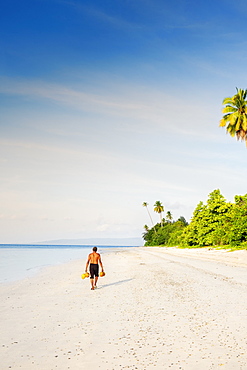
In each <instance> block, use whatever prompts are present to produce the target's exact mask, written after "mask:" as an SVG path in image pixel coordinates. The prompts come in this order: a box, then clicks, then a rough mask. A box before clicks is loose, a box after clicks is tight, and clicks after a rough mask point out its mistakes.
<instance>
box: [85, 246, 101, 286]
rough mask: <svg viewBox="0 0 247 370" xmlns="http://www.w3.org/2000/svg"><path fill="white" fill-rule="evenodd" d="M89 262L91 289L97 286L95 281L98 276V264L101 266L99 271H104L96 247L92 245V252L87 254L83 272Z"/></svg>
mask: <svg viewBox="0 0 247 370" xmlns="http://www.w3.org/2000/svg"><path fill="white" fill-rule="evenodd" d="M89 264H90V266H89V272H90V282H91V290H94V289H95V288H97V281H98V277H99V264H100V266H101V271H102V272H104V268H103V264H102V261H101V257H100V254H99V253H97V247H93V253H90V254H89V255H88V259H87V263H86V270H85V272H87V269H88V265H89Z"/></svg>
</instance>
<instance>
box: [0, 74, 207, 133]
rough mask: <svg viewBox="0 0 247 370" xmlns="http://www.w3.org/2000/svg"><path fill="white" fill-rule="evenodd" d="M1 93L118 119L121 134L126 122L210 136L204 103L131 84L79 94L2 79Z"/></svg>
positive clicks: (130, 125) (133, 127)
mask: <svg viewBox="0 0 247 370" xmlns="http://www.w3.org/2000/svg"><path fill="white" fill-rule="evenodd" d="M0 93H2V94H13V95H18V96H23V97H25V99H28V100H30V101H32V100H37V101H39V100H48V101H50V102H53V103H55V104H58V105H61V104H62V105H66V106H68V107H71V108H73V109H76V110H78V111H84V112H91V113H93V114H101V115H103V116H104V117H105V118H106V117H112V118H113V117H117V118H118V121H117V122H118V123H119V129H120V130H121V122H122V120H124V123H125V126H124V130H125V131H128V130H129V131H131V130H134V131H135V132H143V130H146V131H147V130H148V131H152V130H153V127H154V126H155V127H156V128H157V129H160V130H162V131H163V130H164V129H165V130H166V132H171V133H174V134H181V135H190V136H191V135H197V136H198V135H199V136H200V135H201V134H202V132H203V131H205V132H204V133H203V134H204V135H206V134H207V130H206V129H205V127H207V125H208V115H207V109H205V104H202V103H200V100H199V98H198V101H195V99H194V100H193V101H190V98H189V97H188V98H184V97H183V94H181V96H179V95H178V94H177V95H176V96H175V95H172V94H171V93H168V92H167V93H166V92H164V91H161V90H158V89H152V88H150V87H145V86H138V85H135V84H131V83H128V84H127V83H126V84H123V85H116V86H115V91H114V89H111V91H108V90H107V86H105V89H102V87H98V91H95V92H87V87H86V86H85V87H84V90H78V89H77V90H76V89H73V88H70V87H67V86H64V85H59V84H51V83H47V82H44V81H38V80H37V81H33V80H16V79H8V78H1V79H0ZM211 109H212V107H211ZM202 113H203V115H202ZM202 117H203V118H202ZM101 119H102V118H101ZM202 119H203V120H204V124H202ZM117 122H116V123H115V125H116V124H117ZM185 122H186V125H185ZM198 122H200V125H198ZM204 137H205V136H204Z"/></svg>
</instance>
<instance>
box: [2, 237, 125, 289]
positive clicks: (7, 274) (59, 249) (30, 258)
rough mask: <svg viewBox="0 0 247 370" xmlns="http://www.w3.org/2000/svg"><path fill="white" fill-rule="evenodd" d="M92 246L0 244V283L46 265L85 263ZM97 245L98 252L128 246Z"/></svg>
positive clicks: (30, 274) (30, 272) (15, 279)
mask: <svg viewBox="0 0 247 370" xmlns="http://www.w3.org/2000/svg"><path fill="white" fill-rule="evenodd" d="M92 247H93V246H92V245H30V244H26V245H25V244H0V283H8V282H13V281H17V280H20V279H23V278H26V277H31V276H33V275H34V274H36V273H37V272H38V271H39V270H40V269H41V268H42V267H46V266H52V265H58V264H61V263H65V262H69V261H72V260H76V259H81V260H82V261H83V263H85V262H86V261H85V260H86V258H87V255H88V254H89V253H90V252H91V251H92ZM97 247H98V252H99V253H104V250H105V249H106V248H128V246H126V247H122V246H121V247H120V246H97ZM129 248H131V247H129Z"/></svg>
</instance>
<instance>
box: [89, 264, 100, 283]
mask: <svg viewBox="0 0 247 370" xmlns="http://www.w3.org/2000/svg"><path fill="white" fill-rule="evenodd" d="M89 271H90V279H93V278H94V276H97V277H98V276H99V265H98V264H97V263H90V266H89Z"/></svg>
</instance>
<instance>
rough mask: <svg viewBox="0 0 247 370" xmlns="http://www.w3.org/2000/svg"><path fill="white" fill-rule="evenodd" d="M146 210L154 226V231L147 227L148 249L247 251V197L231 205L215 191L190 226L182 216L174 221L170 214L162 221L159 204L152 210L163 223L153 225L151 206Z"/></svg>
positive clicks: (160, 205) (236, 200) (202, 205)
mask: <svg viewBox="0 0 247 370" xmlns="http://www.w3.org/2000/svg"><path fill="white" fill-rule="evenodd" d="M143 206H144V207H145V208H146V209H147V212H148V215H149V219H150V221H151V223H152V227H148V226H147V225H145V226H144V229H145V231H144V233H143V239H144V241H145V246H167V247H172V246H177V247H182V248H195V247H206V246H207V247H219V248H229V249H247V194H246V195H243V196H242V195H236V196H235V197H234V202H233V203H231V202H227V201H226V199H225V198H224V196H223V195H222V194H221V192H220V190H219V189H216V190H214V191H212V192H211V193H210V194H209V196H208V199H207V202H206V203H205V204H204V203H203V202H202V201H201V202H199V203H198V205H197V206H196V208H195V210H194V212H193V216H192V218H191V222H190V223H189V224H188V222H187V221H186V220H185V218H184V217H183V216H181V217H179V219H178V220H176V221H175V220H173V217H172V214H171V212H170V211H167V212H166V216H165V217H163V213H164V206H163V205H162V203H161V202H159V201H157V202H156V203H155V204H154V208H153V209H154V212H157V213H158V214H159V215H160V222H159V223H157V224H155V225H154V224H153V218H152V216H151V214H150V211H149V208H148V203H147V202H144V203H143Z"/></svg>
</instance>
